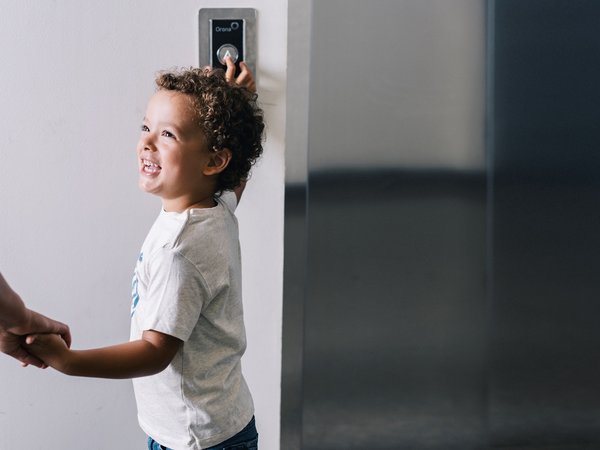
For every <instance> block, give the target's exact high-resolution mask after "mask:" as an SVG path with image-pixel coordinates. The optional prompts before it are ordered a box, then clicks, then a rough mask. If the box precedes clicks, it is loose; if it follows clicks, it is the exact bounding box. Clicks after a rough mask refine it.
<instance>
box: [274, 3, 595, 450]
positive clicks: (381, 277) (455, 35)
mask: <svg viewBox="0 0 600 450" xmlns="http://www.w3.org/2000/svg"><path fill="white" fill-rule="evenodd" d="M598 17H600V4H598V3H597V2H594V1H585V0H582V1H578V2H572V1H569V0H529V1H527V2H523V1H522V0H496V1H490V2H484V1H476V0H464V1H460V0H455V1H452V2H449V1H447V0H426V1H424V0H405V1H391V0H390V1H383V0H382V1H378V2H371V3H366V2H358V1H353V2H352V1H341V0H321V1H319V2H314V4H313V11H312V36H311V38H312V45H311V54H310V66H311V77H310V97H309V100H310V107H309V112H310V114H309V122H308V133H309V135H308V146H307V147H308V148H307V152H306V160H307V162H306V167H307V168H308V169H307V170H308V175H307V178H306V180H301V182H296V183H293V184H292V183H290V184H289V185H288V186H287V189H286V242H285V251H286V254H285V287H284V370H283V399H282V405H283V406H282V414H283V416H282V417H283V419H282V420H283V424H282V448H285V449H286V450H288V449H290V450H292V449H300V448H301V449H306V450H313V449H314V450H317V449H318V450H334V449H335V450H337V449H340V450H341V449H369V450H372V449H411V450H412V449H415V450H420V449H436V450H437V449H440V450H441V449H444V450H448V449H450V450H451V449H461V450H462V449H477V450H479V449H488V448H493V449H512V450H516V449H529V450H533V449H537V450H541V449H545V450H550V449H565V450H566V449H569V450H575V449H577V450H581V449H586V450H587V449H599V448H600V364H598V363H597V353H598V351H597V350H598V345H599V343H600V327H598V326H597V322H598V320H597V317H598V316H600V304H599V303H598V302H597V301H596V299H597V298H598V295H599V294H600V281H599V280H600V277H598V276H597V274H598V273H599V271H600V258H599V257H598V254H599V251H600V233H599V232H598V230H600V214H598V213H597V209H598V205H600V176H599V174H600V152H598V151H597V146H598V142H600V127H598V126H597V123H598V120H599V118H600V86H599V85H598V83H597V80H598V79H600V62H599V61H598V58H597V54H598V50H600V31H599V30H600V29H599V28H598V27H597V19H598ZM381 42H395V43H397V45H395V46H394V47H393V51H391V50H390V47H385V46H381V45H379V44H380V43H381ZM332 48H335V49H336V51H335V52H332V51H331V49H332ZM383 48H385V51H381V52H380V51H378V50H380V49H383ZM486 84H487V86H486ZM296 156H297V155H296ZM294 161H300V162H302V158H297V157H296V158H295V159H294Z"/></svg>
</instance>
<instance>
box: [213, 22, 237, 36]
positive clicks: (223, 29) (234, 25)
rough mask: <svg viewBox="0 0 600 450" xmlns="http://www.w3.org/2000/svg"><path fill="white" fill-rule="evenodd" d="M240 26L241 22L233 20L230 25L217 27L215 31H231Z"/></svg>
mask: <svg viewBox="0 0 600 450" xmlns="http://www.w3.org/2000/svg"><path fill="white" fill-rule="evenodd" d="M239 28H240V24H239V23H238V22H231V24H230V25H229V26H228V27H215V31H216V32H217V33H231V32H232V31H235V30H237V29H239Z"/></svg>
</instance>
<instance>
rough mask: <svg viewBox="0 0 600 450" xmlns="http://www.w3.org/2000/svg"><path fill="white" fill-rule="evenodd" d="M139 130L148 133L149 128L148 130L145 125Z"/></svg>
mask: <svg viewBox="0 0 600 450" xmlns="http://www.w3.org/2000/svg"><path fill="white" fill-rule="evenodd" d="M140 130H142V131H146V132H148V131H150V128H148V127H147V126H146V125H142V126H141V127H140Z"/></svg>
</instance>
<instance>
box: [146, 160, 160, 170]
mask: <svg viewBox="0 0 600 450" xmlns="http://www.w3.org/2000/svg"><path fill="white" fill-rule="evenodd" d="M142 164H143V166H144V170H145V171H146V172H148V173H155V172H158V171H159V170H160V169H161V167H160V166H159V165H158V164H156V163H153V162H152V161H148V160H147V159H142Z"/></svg>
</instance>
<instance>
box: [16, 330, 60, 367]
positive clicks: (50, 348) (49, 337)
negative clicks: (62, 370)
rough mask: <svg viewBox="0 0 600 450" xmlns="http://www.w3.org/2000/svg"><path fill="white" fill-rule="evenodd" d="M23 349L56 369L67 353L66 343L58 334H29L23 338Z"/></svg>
mask: <svg viewBox="0 0 600 450" xmlns="http://www.w3.org/2000/svg"><path fill="white" fill-rule="evenodd" d="M25 347H26V348H27V350H28V351H29V352H30V353H32V354H33V355H35V356H37V357H38V358H39V359H41V360H42V361H44V363H46V364H47V365H49V366H51V367H54V368H56V367H57V366H59V365H60V364H61V363H62V362H63V358H64V356H65V355H66V353H67V352H68V351H69V347H68V345H67V343H66V342H65V341H64V340H63V338H62V337H61V336H60V335H58V334H31V335H29V336H27V337H26V338H25Z"/></svg>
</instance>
